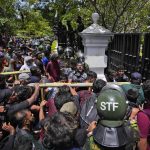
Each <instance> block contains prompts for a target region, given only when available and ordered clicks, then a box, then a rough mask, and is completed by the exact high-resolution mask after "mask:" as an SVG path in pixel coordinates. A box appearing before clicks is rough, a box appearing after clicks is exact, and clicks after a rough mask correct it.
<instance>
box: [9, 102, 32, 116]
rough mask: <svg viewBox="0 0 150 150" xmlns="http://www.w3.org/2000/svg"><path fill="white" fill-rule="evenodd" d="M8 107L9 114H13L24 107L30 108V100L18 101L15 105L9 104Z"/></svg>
mask: <svg viewBox="0 0 150 150" xmlns="http://www.w3.org/2000/svg"><path fill="white" fill-rule="evenodd" d="M7 107H8V111H7V115H8V116H11V115H13V114H14V113H15V112H18V111H20V110H22V109H26V108H28V107H29V102H28V101H27V100H25V101H23V102H21V103H17V104H13V105H7Z"/></svg>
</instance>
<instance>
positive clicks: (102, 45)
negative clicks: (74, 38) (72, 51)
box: [80, 13, 113, 80]
mask: <svg viewBox="0 0 150 150" xmlns="http://www.w3.org/2000/svg"><path fill="white" fill-rule="evenodd" d="M92 19H93V24H92V25H91V26H90V27H88V28H86V29H85V30H83V31H82V32H81V33H80V35H81V37H82V42H83V45H84V55H85V61H86V63H87V64H88V65H89V68H90V70H92V71H94V72H96V73H97V75H98V78H99V79H103V80H106V78H105V75H104V68H106V67H107V56H106V55H105V50H106V48H107V46H108V43H109V39H110V37H111V36H113V33H111V32H110V31H109V30H107V29H105V28H103V27H102V26H99V25H98V24H97V21H98V20H99V15H98V13H93V14H92Z"/></svg>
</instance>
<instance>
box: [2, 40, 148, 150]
mask: <svg viewBox="0 0 150 150" xmlns="http://www.w3.org/2000/svg"><path fill="white" fill-rule="evenodd" d="M42 42H43V41H42ZM42 42H41V43H40V42H39V43H38V44H33V41H32V40H29V41H24V40H22V39H12V40H11V42H10V43H9V45H8V46H7V47H5V48H4V47H0V73H1V74H0V150H22V149H24V150H150V145H149V144H150V137H149V135H150V101H149V99H150V80H148V79H147V80H146V81H144V82H142V75H141V74H140V73H139V72H133V73H131V75H130V76H127V75H126V74H125V70H124V67H123V66H119V67H118V69H117V70H113V71H110V73H109V74H108V76H107V77H106V79H107V81H104V80H102V79H97V74H96V73H95V72H93V71H91V70H90V68H89V66H88V64H86V62H85V59H84V55H83V54H82V53H81V52H76V53H74V52H73V50H72V49H71V48H66V49H65V50H64V51H62V52H61V53H60V52H58V53H56V52H51V45H42V44H43V43H42ZM34 43H35V42H34ZM13 71H20V73H19V74H17V75H15V76H14V75H13V74H7V73H6V74H3V73H4V72H13ZM57 82H61V83H64V85H63V86H61V87H45V88H44V97H43V98H44V99H43V98H41V97H42V96H43V94H42V93H40V86H39V85H40V83H57ZM110 82H111V83H110ZM118 82H121V84H118ZM65 83H85V84H86V83H92V87H91V86H90V87H87V86H85V87H75V88H73V87H71V86H67V85H65Z"/></svg>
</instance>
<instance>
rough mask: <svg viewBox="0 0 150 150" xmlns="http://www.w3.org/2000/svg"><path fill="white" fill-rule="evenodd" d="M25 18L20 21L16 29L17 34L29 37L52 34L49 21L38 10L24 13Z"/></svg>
mask: <svg viewBox="0 0 150 150" xmlns="http://www.w3.org/2000/svg"><path fill="white" fill-rule="evenodd" d="M24 15H25V16H24V17H25V19H24V21H23V22H22V26H21V28H20V29H19V30H17V35H18V36H19V35H24V36H31V37H43V36H46V35H52V30H51V28H50V26H49V23H48V21H47V20H46V19H44V18H43V17H42V15H41V13H40V11H35V10H32V11H30V12H28V13H27V12H26V13H25V14H24Z"/></svg>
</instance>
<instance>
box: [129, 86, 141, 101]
mask: <svg viewBox="0 0 150 150" xmlns="http://www.w3.org/2000/svg"><path fill="white" fill-rule="evenodd" d="M126 96H127V99H128V100H129V101H130V102H133V103H136V101H137V98H138V96H139V92H138V90H137V89H135V88H133V89H129V90H128V91H127V93H126Z"/></svg>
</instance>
